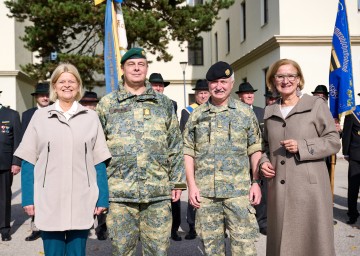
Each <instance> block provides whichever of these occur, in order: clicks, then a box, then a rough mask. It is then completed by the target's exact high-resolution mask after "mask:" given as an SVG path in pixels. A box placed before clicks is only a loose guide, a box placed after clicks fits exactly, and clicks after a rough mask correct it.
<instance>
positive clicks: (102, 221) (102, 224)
mask: <svg viewBox="0 0 360 256" xmlns="http://www.w3.org/2000/svg"><path fill="white" fill-rule="evenodd" d="M106 216H107V215H106V214H100V215H96V218H97V221H98V225H97V226H96V228H95V233H96V234H97V235H98V234H101V233H105V232H106V231H107V226H106Z"/></svg>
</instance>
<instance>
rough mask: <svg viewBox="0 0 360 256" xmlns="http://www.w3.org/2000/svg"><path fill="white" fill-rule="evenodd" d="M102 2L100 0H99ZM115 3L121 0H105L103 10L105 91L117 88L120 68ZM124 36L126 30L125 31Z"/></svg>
mask: <svg viewBox="0 0 360 256" xmlns="http://www.w3.org/2000/svg"><path fill="white" fill-rule="evenodd" d="M99 2H102V1H99ZM113 2H115V3H120V4H121V3H122V2H123V0H107V1H106V10H105V43H104V65H105V84H106V93H110V92H112V91H114V90H118V89H119V83H118V82H119V77H120V76H121V70H120V60H121V54H120V47H119V37H118V34H117V33H118V29H117V17H116V12H115V7H114V5H113ZM125 36H126V32H125Z"/></svg>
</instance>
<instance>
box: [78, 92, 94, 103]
mask: <svg viewBox="0 0 360 256" xmlns="http://www.w3.org/2000/svg"><path fill="white" fill-rule="evenodd" d="M79 102H80V103H81V102H99V100H98V98H97V94H96V92H89V91H86V92H85V94H84V96H83V97H82V98H81V100H80V101H79Z"/></svg>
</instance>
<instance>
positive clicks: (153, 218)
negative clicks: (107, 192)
mask: <svg viewBox="0 0 360 256" xmlns="http://www.w3.org/2000/svg"><path fill="white" fill-rule="evenodd" d="M107 226H108V229H109V237H110V238H111V239H112V246H113V255H119V256H125V255H135V253H136V245H137V243H138V241H139V239H140V241H141V242H142V249H143V255H144V256H147V255H157V256H158V255H159V256H160V255H167V251H168V249H169V246H170V241H169V238H170V230H171V206H170V200H164V201H157V202H152V203H141V204H137V203H110V209H109V214H108V216H107Z"/></svg>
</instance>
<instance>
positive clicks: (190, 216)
mask: <svg viewBox="0 0 360 256" xmlns="http://www.w3.org/2000/svg"><path fill="white" fill-rule="evenodd" d="M195 217H196V208H194V206H192V205H191V204H190V202H188V206H187V211H186V221H187V223H188V224H189V228H195Z"/></svg>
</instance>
